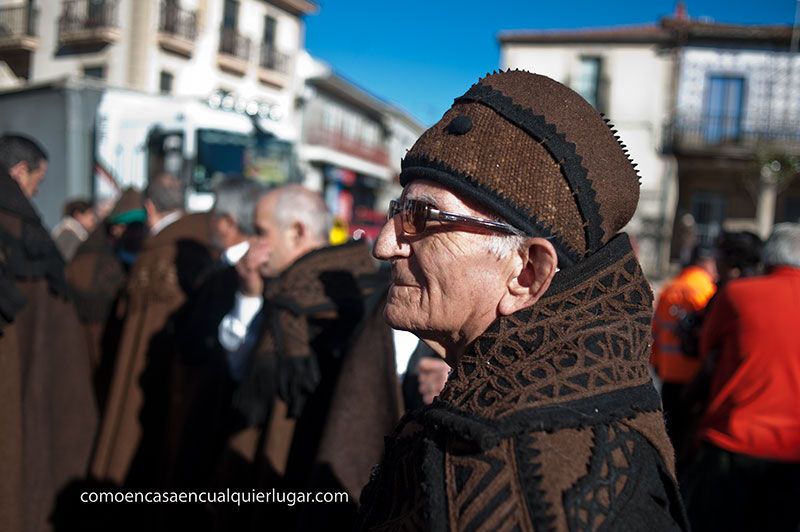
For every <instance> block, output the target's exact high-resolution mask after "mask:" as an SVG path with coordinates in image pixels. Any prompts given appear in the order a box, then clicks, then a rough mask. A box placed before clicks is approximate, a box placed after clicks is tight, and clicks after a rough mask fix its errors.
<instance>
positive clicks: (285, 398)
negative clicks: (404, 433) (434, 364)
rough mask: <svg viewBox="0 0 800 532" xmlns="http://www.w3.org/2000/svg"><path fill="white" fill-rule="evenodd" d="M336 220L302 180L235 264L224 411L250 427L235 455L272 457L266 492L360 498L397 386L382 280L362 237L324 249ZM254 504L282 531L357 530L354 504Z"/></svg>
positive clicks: (278, 196) (224, 335)
mask: <svg viewBox="0 0 800 532" xmlns="http://www.w3.org/2000/svg"><path fill="white" fill-rule="evenodd" d="M329 220H330V216H329V213H328V212H327V208H326V206H325V202H324V201H323V199H322V197H320V195H319V194H317V193H315V192H311V191H309V190H307V189H304V188H303V187H300V186H298V185H287V186H283V187H280V188H278V189H275V190H273V191H270V192H269V193H268V194H267V195H265V196H264V197H263V198H262V199H261V200H260V201H259V203H258V206H257V208H256V219H255V228H256V234H257V236H256V238H254V239H253V240H252V241H251V246H250V249H249V250H248V252H247V254H246V255H245V256H244V257H243V258H242V260H240V261H239V263H238V264H237V265H236V270H237V272H238V273H239V291H238V292H237V294H236V298H235V302H234V304H233V305H232V308H231V311H230V312H229V313H228V314H227V315H226V316H225V318H224V319H223V320H222V322H221V323H220V327H219V333H220V334H219V343H220V344H221V345H222V347H223V348H225V350H226V351H227V362H228V368H229V371H230V376H231V377H232V378H233V379H234V380H235V381H238V382H237V385H236V386H237V389H236V391H235V393H234V396H233V398H232V410H233V413H232V414H231V415H229V416H228V417H229V418H236V417H238V418H239V419H240V420H241V423H242V425H241V429H240V430H239V431H237V432H236V433H235V434H232V435H231V437H230V440H229V444H228V451H227V454H228V455H238V460H239V463H243V462H244V463H246V462H250V463H252V464H253V465H256V464H258V463H259V462H262V460H257V459H256V457H258V456H259V455H261V456H263V457H265V458H264V460H263V463H261V464H260V465H259V466H258V467H259V471H258V473H257V475H258V477H259V478H260V479H261V480H260V483H259V485H258V489H261V490H268V489H269V488H270V487H277V488H279V489H288V490H302V491H313V489H314V488H320V487H321V486H322V484H320V483H321V482H323V479H325V480H324V482H325V486H326V489H333V488H331V486H333V487H335V488H336V489H334V491H336V490H340V491H341V490H343V489H345V490H347V491H348V492H349V493H351V496H352V498H351V500H352V501H353V502H354V501H355V499H356V498H357V496H358V492H359V490H360V489H361V485H362V484H363V482H364V481H365V480H366V479H367V478H368V477H369V472H370V469H371V468H372V466H373V465H374V464H375V462H376V461H377V460H378V458H379V456H380V449H381V447H382V445H383V437H384V436H385V434H386V433H387V432H388V430H389V429H390V427H391V426H392V423H393V421H396V420H397V418H398V417H399V414H400V408H401V407H400V404H399V399H400V394H399V389H398V383H397V376H396V373H395V363H394V351H393V349H392V341H391V330H390V329H389V327H388V326H386V325H385V323H384V321H383V319H382V317H381V309H382V302H383V297H384V295H385V283H384V284H381V281H380V279H381V277H380V276H379V275H378V271H377V266H376V264H375V262H374V260H373V259H372V257H371V256H370V254H369V248H368V247H367V246H366V245H365V243H364V242H359V241H350V242H347V243H344V244H342V245H338V246H330V245H328V233H329V230H330V221H329ZM243 472H244V473H250V475H252V470H250V471H243ZM228 482H229V484H232V483H235V479H231V480H229V481H228ZM331 511H333V510H331ZM256 512H257V515H256V516H255V521H257V522H259V523H262V522H264V523H265V522H269V523H270V525H271V526H272V527H274V528H276V529H293V523H294V522H295V520H297V519H299V520H300V522H302V524H298V526H299V527H300V528H301V529H309V530H315V529H318V528H320V527H324V528H328V529H335V530H339V529H349V528H350V527H351V525H352V523H351V522H350V520H351V519H352V516H353V515H355V504H354V503H353V505H352V507H348V509H347V511H346V512H342V511H341V510H340V511H339V512H338V514H337V515H331V513H330V512H325V511H317V512H315V513H314V515H305V514H303V515H298V513H297V512H288V513H290V514H292V513H293V515H287V514H285V513H281V512H277V513H276V512H275V510H274V509H272V508H266V507H265V508H264V509H263V511H262V509H261V508H257V509H256ZM334 513H335V512H334ZM262 514H263V515H262ZM344 514H347V515H344ZM312 522H313V523H312ZM322 523H324V525H323V524H322ZM315 525H316V526H315Z"/></svg>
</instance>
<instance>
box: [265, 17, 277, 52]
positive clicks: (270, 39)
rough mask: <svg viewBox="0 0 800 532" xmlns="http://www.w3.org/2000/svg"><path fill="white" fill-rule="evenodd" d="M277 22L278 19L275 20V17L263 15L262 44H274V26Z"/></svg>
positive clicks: (271, 45)
mask: <svg viewBox="0 0 800 532" xmlns="http://www.w3.org/2000/svg"><path fill="white" fill-rule="evenodd" d="M277 24H278V21H276V20H275V17H271V16H269V15H266V16H265V17H264V44H267V45H269V46H270V47H273V46H275V26H277Z"/></svg>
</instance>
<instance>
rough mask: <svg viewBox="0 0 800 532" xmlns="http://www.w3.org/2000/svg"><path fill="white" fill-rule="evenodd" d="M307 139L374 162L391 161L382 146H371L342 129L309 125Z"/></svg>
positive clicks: (312, 142) (311, 142) (383, 163)
mask: <svg viewBox="0 0 800 532" xmlns="http://www.w3.org/2000/svg"><path fill="white" fill-rule="evenodd" d="M306 140H307V142H308V143H309V144H315V145H322V146H328V147H329V148H333V149H335V150H338V151H342V152H344V153H349V154H350V155H354V156H356V157H359V158H361V159H365V160H367V161H371V162H373V163H377V164H382V165H385V164H388V162H389V154H388V152H387V151H386V150H385V149H384V148H383V147H382V146H380V145H372V146H370V145H368V144H366V143H364V142H363V141H361V140H358V139H354V138H352V137H350V136H346V135H344V134H343V133H342V132H341V131H334V130H331V129H327V128H324V127H313V126H307V129H306Z"/></svg>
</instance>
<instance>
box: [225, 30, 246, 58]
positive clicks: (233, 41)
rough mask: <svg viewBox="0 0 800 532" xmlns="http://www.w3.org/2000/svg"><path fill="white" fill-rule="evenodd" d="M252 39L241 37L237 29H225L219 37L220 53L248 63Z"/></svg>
mask: <svg viewBox="0 0 800 532" xmlns="http://www.w3.org/2000/svg"><path fill="white" fill-rule="evenodd" d="M250 44H251V43H250V39H248V38H247V37H245V36H244V35H240V34H239V33H238V32H237V31H236V28H226V27H223V28H222V29H221V30H220V35H219V52H220V53H222V54H225V55H230V56H233V57H236V58H238V59H241V60H243V61H247V60H248V58H249V57H250Z"/></svg>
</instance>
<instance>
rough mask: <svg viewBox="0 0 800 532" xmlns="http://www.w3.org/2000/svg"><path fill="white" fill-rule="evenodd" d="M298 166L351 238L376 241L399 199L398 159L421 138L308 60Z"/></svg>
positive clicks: (390, 110)
mask: <svg viewBox="0 0 800 532" xmlns="http://www.w3.org/2000/svg"><path fill="white" fill-rule="evenodd" d="M301 64H302V65H304V67H303V70H304V72H305V89H304V91H303V96H302V98H301V99H300V100H299V105H300V106H301V108H302V112H301V113H299V116H301V117H302V125H301V130H302V133H301V142H300V146H299V148H298V163H299V166H300V171H301V173H302V174H303V175H304V176H305V182H306V185H307V186H309V187H310V188H313V189H316V190H320V191H321V192H323V194H324V196H325V200H326V202H327V204H328V207H329V209H330V210H331V212H332V213H333V214H334V217H335V219H336V220H337V221H338V223H340V224H341V225H342V226H343V227H347V229H348V231H349V232H350V234H353V233H355V232H358V233H359V234H363V235H364V236H366V237H368V238H374V237H375V236H377V233H378V230H379V228H380V226H381V225H383V222H384V221H385V216H386V215H385V210H386V209H385V207H386V205H388V201H389V200H390V199H392V198H393V197H395V196H396V195H398V194H399V188H400V187H399V185H398V177H397V176H398V175H399V173H400V159H401V158H402V156H403V155H404V154H405V151H406V150H408V149H409V148H410V147H411V145H412V144H413V143H414V141H415V140H416V139H417V137H419V135H421V134H422V132H423V130H424V129H423V127H422V126H421V125H419V124H418V123H417V122H416V121H415V120H414V119H413V118H411V117H410V116H409V115H408V114H407V113H405V112H403V111H401V110H400V109H397V108H396V107H394V106H392V105H390V104H388V103H386V102H384V101H383V100H380V99H379V98H377V97H375V96H373V95H371V94H369V93H367V92H366V91H364V90H363V89H361V88H360V87H358V86H357V85H355V84H353V83H352V82H350V81H348V80H347V79H346V78H344V77H342V76H341V75H339V74H337V73H336V72H334V71H333V70H332V69H331V68H330V67H329V66H328V65H326V64H324V63H322V62H320V61H318V60H315V59H313V58H311V57H310V56H308V57H307V58H306V59H305V61H301Z"/></svg>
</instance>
